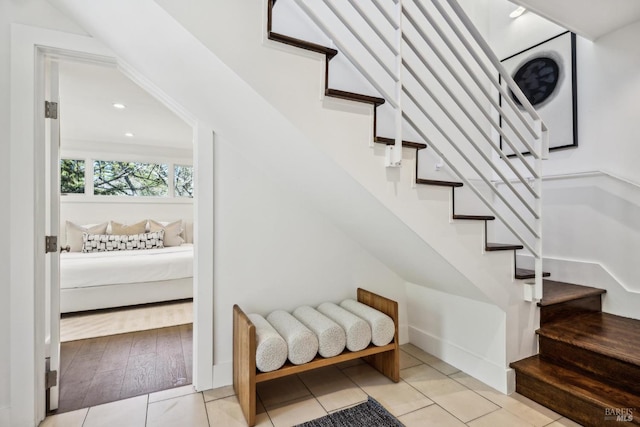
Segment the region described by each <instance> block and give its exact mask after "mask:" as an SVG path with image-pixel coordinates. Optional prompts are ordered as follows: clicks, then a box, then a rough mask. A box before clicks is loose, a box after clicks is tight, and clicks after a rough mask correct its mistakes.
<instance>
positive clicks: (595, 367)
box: [510, 280, 640, 426]
mask: <svg viewBox="0 0 640 427" xmlns="http://www.w3.org/2000/svg"><path fill="white" fill-rule="evenodd" d="M543 290H544V293H543V298H542V300H541V301H540V302H539V303H538V305H539V307H540V329H539V330H538V331H537V334H538V340H539V354H537V355H535V356H531V357H528V358H526V359H523V360H520V361H518V362H514V363H512V364H511V365H510V366H511V367H512V368H513V369H514V370H515V371H516V391H517V392H518V393H520V394H522V395H524V396H527V397H529V398H530V399H532V400H534V401H536V402H538V403H540V404H542V405H544V406H547V407H549V408H551V409H553V410H554V411H556V412H558V413H560V414H562V415H564V416H565V417H567V418H571V419H573V420H575V421H577V422H579V423H581V424H584V425H586V426H613V425H617V426H620V425H625V424H621V423H622V422H625V423H627V424H629V425H640V412H639V411H640V321H638V320H633V319H628V318H625V317H620V316H615V315H612V314H607V313H603V312H602V302H601V296H602V294H604V293H605V291H604V290H603V289H597V288H592V287H587V286H579V285H574V284H569V283H561V282H555V281H551V280H545V281H544V287H543Z"/></svg>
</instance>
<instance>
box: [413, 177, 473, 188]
mask: <svg viewBox="0 0 640 427" xmlns="http://www.w3.org/2000/svg"><path fill="white" fill-rule="evenodd" d="M416 184H427V185H437V186H440V187H462V185H463V184H462V183H461V182H454V181H439V180H437V179H422V178H416Z"/></svg>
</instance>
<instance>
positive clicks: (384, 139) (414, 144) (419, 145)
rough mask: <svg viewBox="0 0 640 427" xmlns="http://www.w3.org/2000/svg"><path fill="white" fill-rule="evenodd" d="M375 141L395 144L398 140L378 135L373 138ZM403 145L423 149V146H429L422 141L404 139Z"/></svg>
mask: <svg viewBox="0 0 640 427" xmlns="http://www.w3.org/2000/svg"><path fill="white" fill-rule="evenodd" d="M373 142H379V143H380V144H386V145H393V144H395V143H396V140H395V139H393V138H387V137H384V136H376V137H375V138H374V139H373ZM402 146H403V147H407V148H415V149H418V150H422V149H423V148H427V144H423V143H421V142H412V141H405V140H402Z"/></svg>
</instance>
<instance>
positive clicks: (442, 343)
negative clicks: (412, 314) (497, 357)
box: [409, 326, 515, 394]
mask: <svg viewBox="0 0 640 427" xmlns="http://www.w3.org/2000/svg"><path fill="white" fill-rule="evenodd" d="M409 342H411V344H413V345H415V346H416V347H419V348H421V349H422V350H424V351H426V352H427V353H429V354H432V355H434V356H436V357H438V358H440V359H442V360H444V361H445V362H446V363H448V364H450V365H452V366H455V367H456V368H458V369H460V370H461V371H463V372H465V373H467V374H469V375H471V376H472V377H474V378H476V379H478V380H480V381H482V382H483V383H485V384H487V385H489V386H491V387H493V388H495V389H496V390H498V391H500V392H502V393H505V394H511V393H513V391H515V374H514V372H513V369H511V368H508V367H506V366H499V365H497V364H495V363H494V362H492V361H490V360H487V359H486V358H484V357H482V356H481V355H479V354H476V353H474V352H471V351H469V350H467V349H465V348H463V347H461V346H459V345H458V344H455V343H452V342H449V341H447V340H444V339H442V338H440V337H436V336H434V335H432V334H429V333H428V332H425V331H423V330H421V329H418V328H415V327H413V326H409Z"/></svg>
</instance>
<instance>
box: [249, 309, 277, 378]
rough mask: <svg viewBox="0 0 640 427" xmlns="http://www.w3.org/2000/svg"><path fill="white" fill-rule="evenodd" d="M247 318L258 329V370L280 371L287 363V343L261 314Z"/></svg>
mask: <svg viewBox="0 0 640 427" xmlns="http://www.w3.org/2000/svg"><path fill="white" fill-rule="evenodd" d="M247 317H248V318H249V320H251V322H252V323H253V325H254V326H255V327H256V368H258V370H260V371H262V372H269V371H275V370H276V369H280V367H282V365H284V362H286V361H287V343H286V341H285V340H284V338H282V337H281V336H280V334H278V331H276V330H275V329H274V328H273V326H271V324H269V322H267V320H266V319H265V318H264V317H262V316H260V315H259V314H248V315H247Z"/></svg>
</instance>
